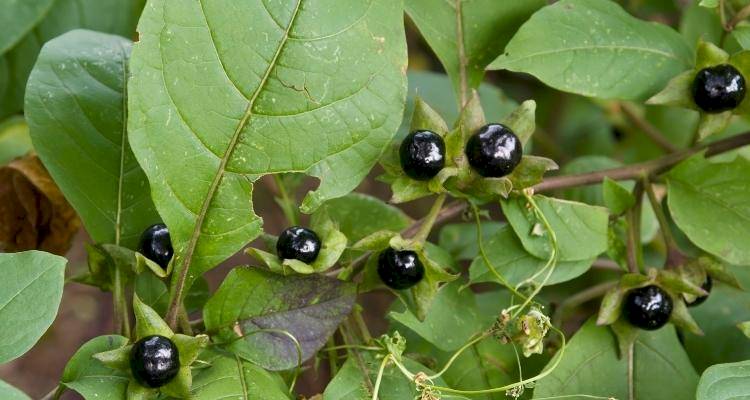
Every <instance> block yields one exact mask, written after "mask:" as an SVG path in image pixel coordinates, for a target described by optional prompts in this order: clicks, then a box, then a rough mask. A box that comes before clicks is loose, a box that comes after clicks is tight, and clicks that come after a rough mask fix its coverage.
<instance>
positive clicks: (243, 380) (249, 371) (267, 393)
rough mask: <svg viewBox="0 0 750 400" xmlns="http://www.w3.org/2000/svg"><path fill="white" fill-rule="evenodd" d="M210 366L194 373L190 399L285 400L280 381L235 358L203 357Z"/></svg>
mask: <svg viewBox="0 0 750 400" xmlns="http://www.w3.org/2000/svg"><path fill="white" fill-rule="evenodd" d="M204 358H205V359H204V361H206V362H207V363H209V364H210V365H211V366H210V367H208V368H204V369H200V370H197V371H196V372H195V377H194V379H193V389H192V391H191V397H190V398H191V399H193V400H214V399H227V398H241V399H256V398H257V399H259V400H260V399H262V400H289V398H290V397H289V395H288V394H287V393H286V388H285V387H284V382H283V381H282V380H281V378H280V377H279V376H277V375H275V374H273V373H271V372H268V371H266V370H264V369H262V368H260V367H258V366H256V365H254V364H252V363H249V362H247V361H242V360H241V359H240V358H239V357H237V356H231V355H224V354H221V353H218V352H207V353H204Z"/></svg>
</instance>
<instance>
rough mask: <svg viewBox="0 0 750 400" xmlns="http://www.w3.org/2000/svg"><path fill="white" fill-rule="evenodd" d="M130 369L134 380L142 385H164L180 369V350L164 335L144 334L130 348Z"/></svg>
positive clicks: (154, 386)
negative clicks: (144, 335) (143, 336)
mask: <svg viewBox="0 0 750 400" xmlns="http://www.w3.org/2000/svg"><path fill="white" fill-rule="evenodd" d="M130 370H131V371H132V373H133V377H134V378H135V380H136V381H138V383H140V384H141V385H143V386H146V387H150V388H157V387H161V386H164V385H166V384H167V383H169V382H170V381H171V380H172V379H174V377H175V376H177V372H179V370H180V352H179V350H177V346H175V344H174V343H173V342H172V341H171V340H169V339H167V338H165V337H164V336H159V335H152V336H146V337H145V338H143V339H141V340H139V341H137V342H135V344H134V345H133V348H132V349H131V350H130Z"/></svg>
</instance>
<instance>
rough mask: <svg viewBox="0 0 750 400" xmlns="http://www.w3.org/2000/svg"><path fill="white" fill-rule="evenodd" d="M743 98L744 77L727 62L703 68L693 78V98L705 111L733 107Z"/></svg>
mask: <svg viewBox="0 0 750 400" xmlns="http://www.w3.org/2000/svg"><path fill="white" fill-rule="evenodd" d="M744 98H745V77H743V76H742V74H741V73H740V71H737V69H736V68H735V67H733V66H731V65H729V64H722V65H716V66H713V67H708V68H703V69H702V70H700V71H698V74H697V75H696V76H695V80H693V100H694V101H695V104H696V105H697V106H698V107H700V108H701V109H702V110H703V111H705V112H708V113H719V112H722V111H728V110H732V109H735V108H737V106H739V105H740V103H742V99H744Z"/></svg>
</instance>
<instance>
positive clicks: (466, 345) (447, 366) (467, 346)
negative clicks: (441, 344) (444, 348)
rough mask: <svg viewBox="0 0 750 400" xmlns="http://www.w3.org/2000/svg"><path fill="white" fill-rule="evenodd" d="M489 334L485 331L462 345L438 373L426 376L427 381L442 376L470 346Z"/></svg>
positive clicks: (489, 333)
mask: <svg viewBox="0 0 750 400" xmlns="http://www.w3.org/2000/svg"><path fill="white" fill-rule="evenodd" d="M491 334H492V332H490V331H487V332H484V333H482V334H481V335H479V336H477V337H475V338H474V339H471V340H469V341H468V342H467V343H466V344H465V345H463V346H462V347H461V348H460V349H458V350H457V351H456V352H455V353H453V356H451V358H450V359H449V360H448V362H446V363H445V365H444V366H443V369H441V370H440V371H439V372H438V373H436V374H434V375H430V376H428V377H427V379H430V380H432V379H437V378H440V376H442V375H443V374H444V373H445V372H446V371H448V369H449V368H450V367H451V365H453V362H454V361H456V359H457V358H458V357H459V356H460V355H461V353H463V352H464V351H465V350H466V349H468V348H470V347H471V346H473V345H475V344H477V343H479V342H481V341H482V340H484V339H485V338H487V337H488V336H490V335H491Z"/></svg>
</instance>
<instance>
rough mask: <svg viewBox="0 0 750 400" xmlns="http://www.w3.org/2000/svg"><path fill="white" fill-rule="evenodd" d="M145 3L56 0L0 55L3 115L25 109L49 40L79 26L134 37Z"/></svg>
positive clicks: (138, 0) (0, 111)
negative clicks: (29, 82)
mask: <svg viewBox="0 0 750 400" xmlns="http://www.w3.org/2000/svg"><path fill="white" fill-rule="evenodd" d="M24 2H26V1H18V3H24ZM144 4H145V0H76V1H72V0H55V1H54V4H53V5H52V8H51V9H50V10H49V11H48V12H47V13H46V17H45V18H44V19H42V20H41V21H37V22H38V23H36V24H35V25H34V27H33V29H31V31H29V32H28V33H27V34H26V36H24V37H23V38H22V39H21V40H20V41H18V42H17V43H16V44H15V46H14V47H13V48H12V49H10V50H9V51H8V52H6V53H5V55H4V57H0V104H2V106H1V107H0V118H3V117H5V116H7V115H10V114H14V113H17V112H19V111H21V110H22V109H23V102H24V90H25V88H26V79H27V78H28V76H29V73H30V72H31V68H32V67H33V66H34V61H35V60H36V56H37V54H38V53H39V51H40V50H41V48H42V45H44V43H45V42H46V41H48V40H50V39H52V38H54V37H57V36H59V35H62V34H63V33H65V32H67V31H69V30H72V29H79V28H81V29H91V30H95V31H99V32H106V33H113V34H117V35H120V36H124V37H126V38H132V37H133V35H134V33H135V30H134V28H135V23H136V21H138V16H139V15H140V13H141V9H142V8H143V5H144ZM0 36H2V35H0ZM0 53H1V52H0Z"/></svg>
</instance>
